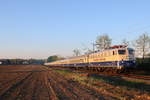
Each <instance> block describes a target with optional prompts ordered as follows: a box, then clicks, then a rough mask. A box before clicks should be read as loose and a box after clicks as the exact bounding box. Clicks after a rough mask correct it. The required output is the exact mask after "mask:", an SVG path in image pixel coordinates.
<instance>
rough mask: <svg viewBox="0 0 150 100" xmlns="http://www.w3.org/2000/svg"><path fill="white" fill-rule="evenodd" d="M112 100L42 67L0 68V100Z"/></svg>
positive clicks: (11, 66) (13, 66) (16, 66)
mask: <svg viewBox="0 0 150 100" xmlns="http://www.w3.org/2000/svg"><path fill="white" fill-rule="evenodd" d="M105 99H107V100H112V99H113V98H112V97H107V96H104V95H101V93H99V92H97V91H95V90H94V89H91V88H88V87H85V86H83V85H81V84H80V83H78V82H76V81H74V80H70V79H67V78H65V77H63V76H62V75H61V74H58V73H57V72H55V71H53V70H52V69H48V68H46V67H45V66H42V65H9V66H0V100H105Z"/></svg>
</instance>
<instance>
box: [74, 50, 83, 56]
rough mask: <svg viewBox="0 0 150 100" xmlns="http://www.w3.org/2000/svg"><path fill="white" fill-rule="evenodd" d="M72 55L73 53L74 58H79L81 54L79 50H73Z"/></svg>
mask: <svg viewBox="0 0 150 100" xmlns="http://www.w3.org/2000/svg"><path fill="white" fill-rule="evenodd" d="M73 53H74V54H73V55H74V56H79V55H81V52H80V50H79V49H74V50H73Z"/></svg>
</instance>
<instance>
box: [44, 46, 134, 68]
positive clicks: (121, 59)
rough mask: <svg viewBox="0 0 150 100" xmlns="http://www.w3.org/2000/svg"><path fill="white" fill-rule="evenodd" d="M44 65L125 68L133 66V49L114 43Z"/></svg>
mask: <svg viewBox="0 0 150 100" xmlns="http://www.w3.org/2000/svg"><path fill="white" fill-rule="evenodd" d="M45 65H46V66H60V67H70V68H80V69H81V68H82V69H84V68H86V69H96V70H101V71H102V70H107V69H108V70H109V69H113V70H114V69H117V70H118V69H119V70H121V69H125V68H133V67H135V50H134V49H133V48H129V47H127V46H125V45H114V46H111V47H109V48H107V49H104V50H102V51H94V52H92V53H89V54H85V55H81V56H77V57H70V58H66V59H63V60H58V61H54V62H49V63H45Z"/></svg>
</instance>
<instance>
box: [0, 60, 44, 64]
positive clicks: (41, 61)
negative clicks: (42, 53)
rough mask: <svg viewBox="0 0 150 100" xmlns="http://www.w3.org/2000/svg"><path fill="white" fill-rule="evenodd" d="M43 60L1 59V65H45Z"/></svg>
mask: <svg viewBox="0 0 150 100" xmlns="http://www.w3.org/2000/svg"><path fill="white" fill-rule="evenodd" d="M44 62H45V61H44V60H43V59H0V64H1V65H20V64H44Z"/></svg>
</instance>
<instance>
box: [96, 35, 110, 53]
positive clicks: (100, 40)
mask: <svg viewBox="0 0 150 100" xmlns="http://www.w3.org/2000/svg"><path fill="white" fill-rule="evenodd" d="M111 41H112V39H111V38H110V37H109V36H108V35H107V34H104V35H100V36H98V37H97V39H96V45H97V46H96V47H97V49H99V50H104V49H106V48H109V47H110V46H111Z"/></svg>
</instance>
